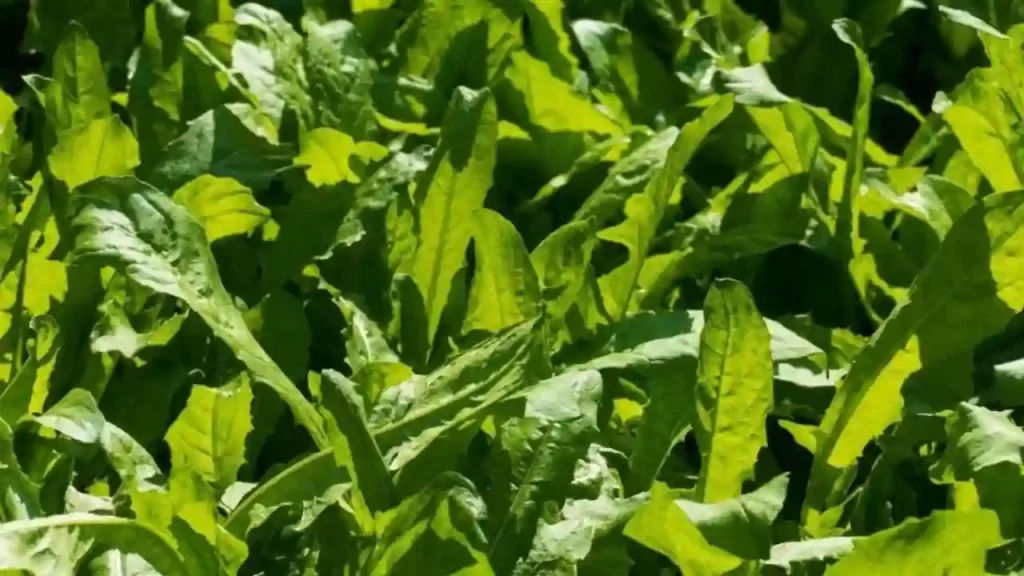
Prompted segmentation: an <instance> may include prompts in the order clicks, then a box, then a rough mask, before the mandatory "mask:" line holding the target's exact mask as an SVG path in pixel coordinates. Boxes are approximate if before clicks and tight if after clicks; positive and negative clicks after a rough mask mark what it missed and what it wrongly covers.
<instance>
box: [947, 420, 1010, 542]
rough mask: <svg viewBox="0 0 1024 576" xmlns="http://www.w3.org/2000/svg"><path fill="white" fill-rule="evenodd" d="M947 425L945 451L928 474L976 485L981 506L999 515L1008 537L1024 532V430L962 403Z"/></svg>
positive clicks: (949, 481) (949, 482) (1005, 534)
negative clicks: (1023, 506) (1023, 505)
mask: <svg viewBox="0 0 1024 576" xmlns="http://www.w3.org/2000/svg"><path fill="white" fill-rule="evenodd" d="M949 420H950V422H949V423H948V424H947V428H948V435H949V440H948V444H947V446H946V452H945V454H944V455H943V457H942V459H941V460H940V461H939V462H936V463H935V465H934V466H933V467H932V469H931V470H930V473H931V474H930V475H931V476H932V478H933V479H935V480H936V481H937V482H941V483H944V484H953V483H955V482H970V483H972V488H973V491H974V492H976V497H977V500H978V504H979V505H980V506H981V507H982V508H988V509H990V510H993V511H995V513H996V514H998V516H999V527H1000V530H1001V532H1002V534H1003V535H1004V536H1006V537H1008V538H1013V537H1019V536H1020V535H1021V534H1022V533H1024V516H1022V515H1021V514H1020V506H1019V504H1020V497H1019V496H1017V495H1018V494H1020V490H1021V488H1022V487H1024V470H1022V466H1024V455H1022V451H1024V430H1022V429H1021V428H1020V427H1019V426H1017V424H1016V423H1015V422H1014V421H1013V420H1011V419H1010V418H1009V416H1008V414H1006V413H1005V412H995V411H992V410H988V409H986V408H982V407H981V406H974V405H972V404H966V403H961V404H960V405H959V406H958V407H957V410H956V412H955V413H954V414H953V415H952V416H951V417H950V418H949Z"/></svg>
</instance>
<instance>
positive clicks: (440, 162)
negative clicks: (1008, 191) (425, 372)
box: [410, 88, 498, 342]
mask: <svg viewBox="0 0 1024 576" xmlns="http://www.w3.org/2000/svg"><path fill="white" fill-rule="evenodd" d="M497 115H498V112H497V107H496V105H495V103H494V99H493V97H492V96H491V93H490V92H489V91H486V90H484V91H480V92H474V91H472V90H469V89H465V88H460V89H459V90H458V91H457V92H456V94H455V96H454V97H453V98H452V101H451V104H450V106H449V109H448V115H447V116H446V118H445V122H444V126H443V128H442V129H441V140H440V142H438V148H437V150H435V151H434V155H433V157H432V158H431V162H430V168H428V169H427V171H426V172H425V173H424V174H423V176H422V177H421V180H420V181H419V182H418V184H417V186H416V192H415V196H416V198H418V201H417V204H418V206H419V210H418V214H417V220H418V223H419V237H418V240H419V242H418V245H417V247H416V253H415V255H414V256H413V258H412V262H411V263H410V270H411V275H412V278H413V280H414V281H415V282H416V285H417V286H419V288H420V292H421V293H422V294H423V302H424V305H425V306H426V310H427V341H428V342H432V341H433V339H434V334H436V333H437V328H438V325H439V324H440V323H441V314H442V313H443V312H444V307H445V305H446V304H447V302H448V294H449V292H450V291H451V284H452V279H453V278H454V277H455V273H456V272H457V271H458V269H459V268H461V267H462V263H463V260H464V259H465V252H466V247H467V246H468V245H469V240H470V237H471V236H472V233H473V231H472V217H473V214H474V213H475V212H476V210H477V209H478V208H481V207H482V206H483V203H484V198H485V197H486V195H487V190H488V189H489V188H490V187H491V183H492V181H493V178H494V175H493V172H494V164H495V161H496V147H497V138H498V118H497Z"/></svg>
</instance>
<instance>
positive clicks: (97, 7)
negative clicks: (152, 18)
mask: <svg viewBox="0 0 1024 576" xmlns="http://www.w3.org/2000/svg"><path fill="white" fill-rule="evenodd" d="M133 12H134V11H133V10H132V6H131V4H129V3H126V2H123V1H121V0H98V1H97V2H94V3H91V4H89V5H83V4H79V3H78V2H75V1H74V0H35V1H33V2H32V3H31V8H30V13H29V18H28V29H27V30H26V33H25V44H26V49H32V50H39V51H41V52H43V53H44V54H48V55H52V54H54V53H55V48H58V45H59V44H60V43H61V42H63V41H64V40H65V39H66V38H67V31H68V27H69V26H68V23H70V22H77V23H80V24H81V29H82V31H83V32H84V33H85V34H87V35H88V36H89V37H92V38H93V39H94V40H95V41H96V44H97V45H98V46H99V59H100V60H101V61H103V62H107V63H109V64H111V65H116V66H121V65H123V64H125V63H126V62H127V61H128V57H129V56H130V55H131V51H132V46H133V45H134V43H135V38H136V31H137V28H136V21H135V17H134V13H133ZM112 30H116V31H117V33H116V34H113V33H111V31H112ZM75 34H78V32H75Z"/></svg>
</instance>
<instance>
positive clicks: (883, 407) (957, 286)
mask: <svg viewBox="0 0 1024 576" xmlns="http://www.w3.org/2000/svg"><path fill="white" fill-rule="evenodd" d="M1022 203H1024V195H1021V194H1019V193H1005V194H999V195H993V196H989V197H988V198H986V199H985V200H984V202H983V203H982V204H980V205H976V206H975V207H973V208H972V209H970V210H969V211H968V212H967V213H966V214H964V215H963V216H962V217H961V218H960V219H959V220H957V222H956V223H955V224H954V225H953V227H952V229H951V230H950V231H949V233H948V234H947V235H946V239H945V240H944V241H943V242H942V244H941V246H940V247H939V250H938V252H937V253H936V255H935V257H934V258H932V260H931V262H930V263H929V264H928V266H926V267H925V268H924V270H922V271H921V273H920V274H919V275H918V277H917V278H916V279H915V281H914V283H913V285H912V286H911V287H910V291H909V293H908V295H907V300H906V302H905V303H904V304H902V305H900V306H898V307H897V308H896V309H895V310H894V311H893V312H892V314H891V315H890V316H889V318H888V319H886V321H885V323H884V324H883V325H882V326H881V327H880V328H879V329H878V331H877V332H876V333H875V334H874V336H873V337H872V338H871V340H870V342H869V343H868V344H867V346H866V347H865V348H864V350H863V351H862V352H861V353H860V354H859V355H858V356H857V357H856V359H855V360H854V362H853V364H852V365H851V366H850V370H849V373H848V374H847V375H846V377H845V379H844V381H843V383H842V385H841V386H840V387H839V389H838V390H837V393H836V396H835V399H834V400H833V401H832V403H831V405H830V406H829V408H828V411H827V412H826V413H825V417H824V419H823V420H822V423H821V427H820V435H821V438H822V439H823V440H822V441H821V442H819V445H818V451H817V453H816V454H815V463H814V467H813V469H812V475H811V483H810V485H809V488H808V497H807V499H806V501H805V506H804V513H805V523H807V524H808V525H811V526H814V525H817V524H818V523H819V522H822V531H823V532H824V531H827V530H828V528H829V526H828V524H829V523H830V522H831V521H830V520H825V519H823V518H822V517H821V516H820V515H821V514H822V513H824V512H825V511H826V510H828V509H830V508H832V507H834V506H836V505H837V504H838V503H839V502H840V501H841V499H842V494H843V492H844V491H845V484H844V483H843V482H842V481H841V480H842V478H843V471H844V470H846V469H847V468H848V467H850V466H852V465H853V464H854V463H855V462H856V460H857V458H858V457H859V456H860V453H861V451H862V450H863V449H864V447H865V446H866V445H867V444H868V442H870V441H871V440H872V439H873V438H874V437H876V436H877V435H878V434H880V433H881V432H882V431H883V430H884V429H885V428H886V426H888V425H889V424H891V423H893V422H895V421H896V420H898V419H899V417H900V411H901V407H902V403H903V402H902V398H901V394H900V391H901V388H902V386H903V383H904V382H905V381H906V379H907V378H908V377H909V376H911V375H912V374H914V373H915V372H919V371H921V370H924V369H927V368H929V367H933V366H937V365H940V364H941V363H942V362H943V361H946V360H949V359H950V358H952V357H955V356H956V355H957V354H961V353H965V352H968V351H970V350H972V349H973V348H974V347H975V346H977V345H978V344H979V343H980V342H982V341H983V340H984V339H985V338H987V337H989V336H990V335H993V334H995V333H997V332H999V331H1000V330H1002V329H1003V327H1004V326H1005V325H1006V323H1007V322H1008V321H1009V320H1010V318H1011V317H1012V316H1013V314H1014V311H1016V310H1019V309H1020V308H1021V307H1022V306H1024V294H1022V293H1021V292H1020V291H1019V290H1017V286H1018V284H1019V282H1020V281H1021V280H1020V275H1021V273H1020V271H1021V267H1020V266H1019V262H1018V261H1017V260H1018V259H1017V254H1018V253H1019V250H1020V248H1019V246H1020V245H1021V244H1022V243H1024V234H1021V233H1020V228H1019V226H1020V224H1019V222H1020V221H1021V219H1022V218H1024V210H1022V209H1021V207H1022Z"/></svg>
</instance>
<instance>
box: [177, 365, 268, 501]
mask: <svg viewBox="0 0 1024 576" xmlns="http://www.w3.org/2000/svg"><path fill="white" fill-rule="evenodd" d="M251 403H252V389H251V388H249V385H248V381H247V379H245V378H242V379H241V382H240V384H239V385H237V386H231V387H229V388H208V387H206V386H193V387H192V392H191V394H189V397H188V404H186V405H185V409H184V410H183V411H182V412H181V414H179V415H178V419H177V420H175V421H174V423H173V424H171V427H170V428H168V429H167V436H166V440H167V445H168V446H170V448H171V466H172V467H173V468H174V469H179V468H180V469H190V470H193V471H195V472H196V473H197V474H199V476H200V477H201V478H203V479H204V480H206V481H207V482H209V483H210V484H211V485H213V486H214V488H216V489H217V490H219V491H223V490H225V489H226V488H227V487H228V486H230V485H231V484H232V483H233V482H234V481H235V478H236V476H237V474H238V469H239V468H241V467H242V464H243V463H244V462H245V437H246V435H248V434H249V431H250V430H252V419H251V417H250V415H249V407H250V404H251Z"/></svg>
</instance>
